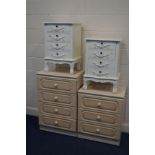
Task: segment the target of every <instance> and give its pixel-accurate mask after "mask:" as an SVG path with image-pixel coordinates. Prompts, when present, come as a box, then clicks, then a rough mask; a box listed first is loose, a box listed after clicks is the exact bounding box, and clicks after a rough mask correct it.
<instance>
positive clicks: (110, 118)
mask: <svg viewBox="0 0 155 155" xmlns="http://www.w3.org/2000/svg"><path fill="white" fill-rule="evenodd" d="M78 116H79V120H80V121H92V122H95V123H104V124H107V125H112V126H118V125H120V115H119V114H112V115H110V114H103V113H99V112H92V111H88V110H83V109H79V110H78Z"/></svg>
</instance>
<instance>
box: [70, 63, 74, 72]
mask: <svg viewBox="0 0 155 155" xmlns="http://www.w3.org/2000/svg"><path fill="white" fill-rule="evenodd" d="M70 74H74V63H71V64H70Z"/></svg>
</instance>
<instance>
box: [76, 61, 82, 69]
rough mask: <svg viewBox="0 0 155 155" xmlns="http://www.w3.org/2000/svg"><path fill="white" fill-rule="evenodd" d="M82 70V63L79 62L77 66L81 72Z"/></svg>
mask: <svg viewBox="0 0 155 155" xmlns="http://www.w3.org/2000/svg"><path fill="white" fill-rule="evenodd" d="M80 69H81V63H80V62H78V64H77V70H78V71H79V70H80Z"/></svg>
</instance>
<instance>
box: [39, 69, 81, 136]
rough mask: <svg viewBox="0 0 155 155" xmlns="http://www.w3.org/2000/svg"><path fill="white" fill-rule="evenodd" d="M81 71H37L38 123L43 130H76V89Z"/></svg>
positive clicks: (66, 131) (74, 131) (63, 131)
mask: <svg viewBox="0 0 155 155" xmlns="http://www.w3.org/2000/svg"><path fill="white" fill-rule="evenodd" d="M82 74H83V71H80V72H77V73H75V74H73V75H72V74H70V73H62V72H46V71H40V72H38V73H37V80H38V102H39V124H40V128H41V129H43V130H49V131H54V132H58V133H65V134H72V133H73V134H76V131H77V91H78V89H79V88H80V86H81V85H82Z"/></svg>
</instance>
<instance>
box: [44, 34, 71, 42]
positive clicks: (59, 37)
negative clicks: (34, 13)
mask: <svg viewBox="0 0 155 155" xmlns="http://www.w3.org/2000/svg"><path fill="white" fill-rule="evenodd" d="M71 39H72V36H71V35H70V34H57V33H56V34H53V33H48V34H47V42H53V43H66V42H67V43H68V42H70V43H71V41H72V40H71Z"/></svg>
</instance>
